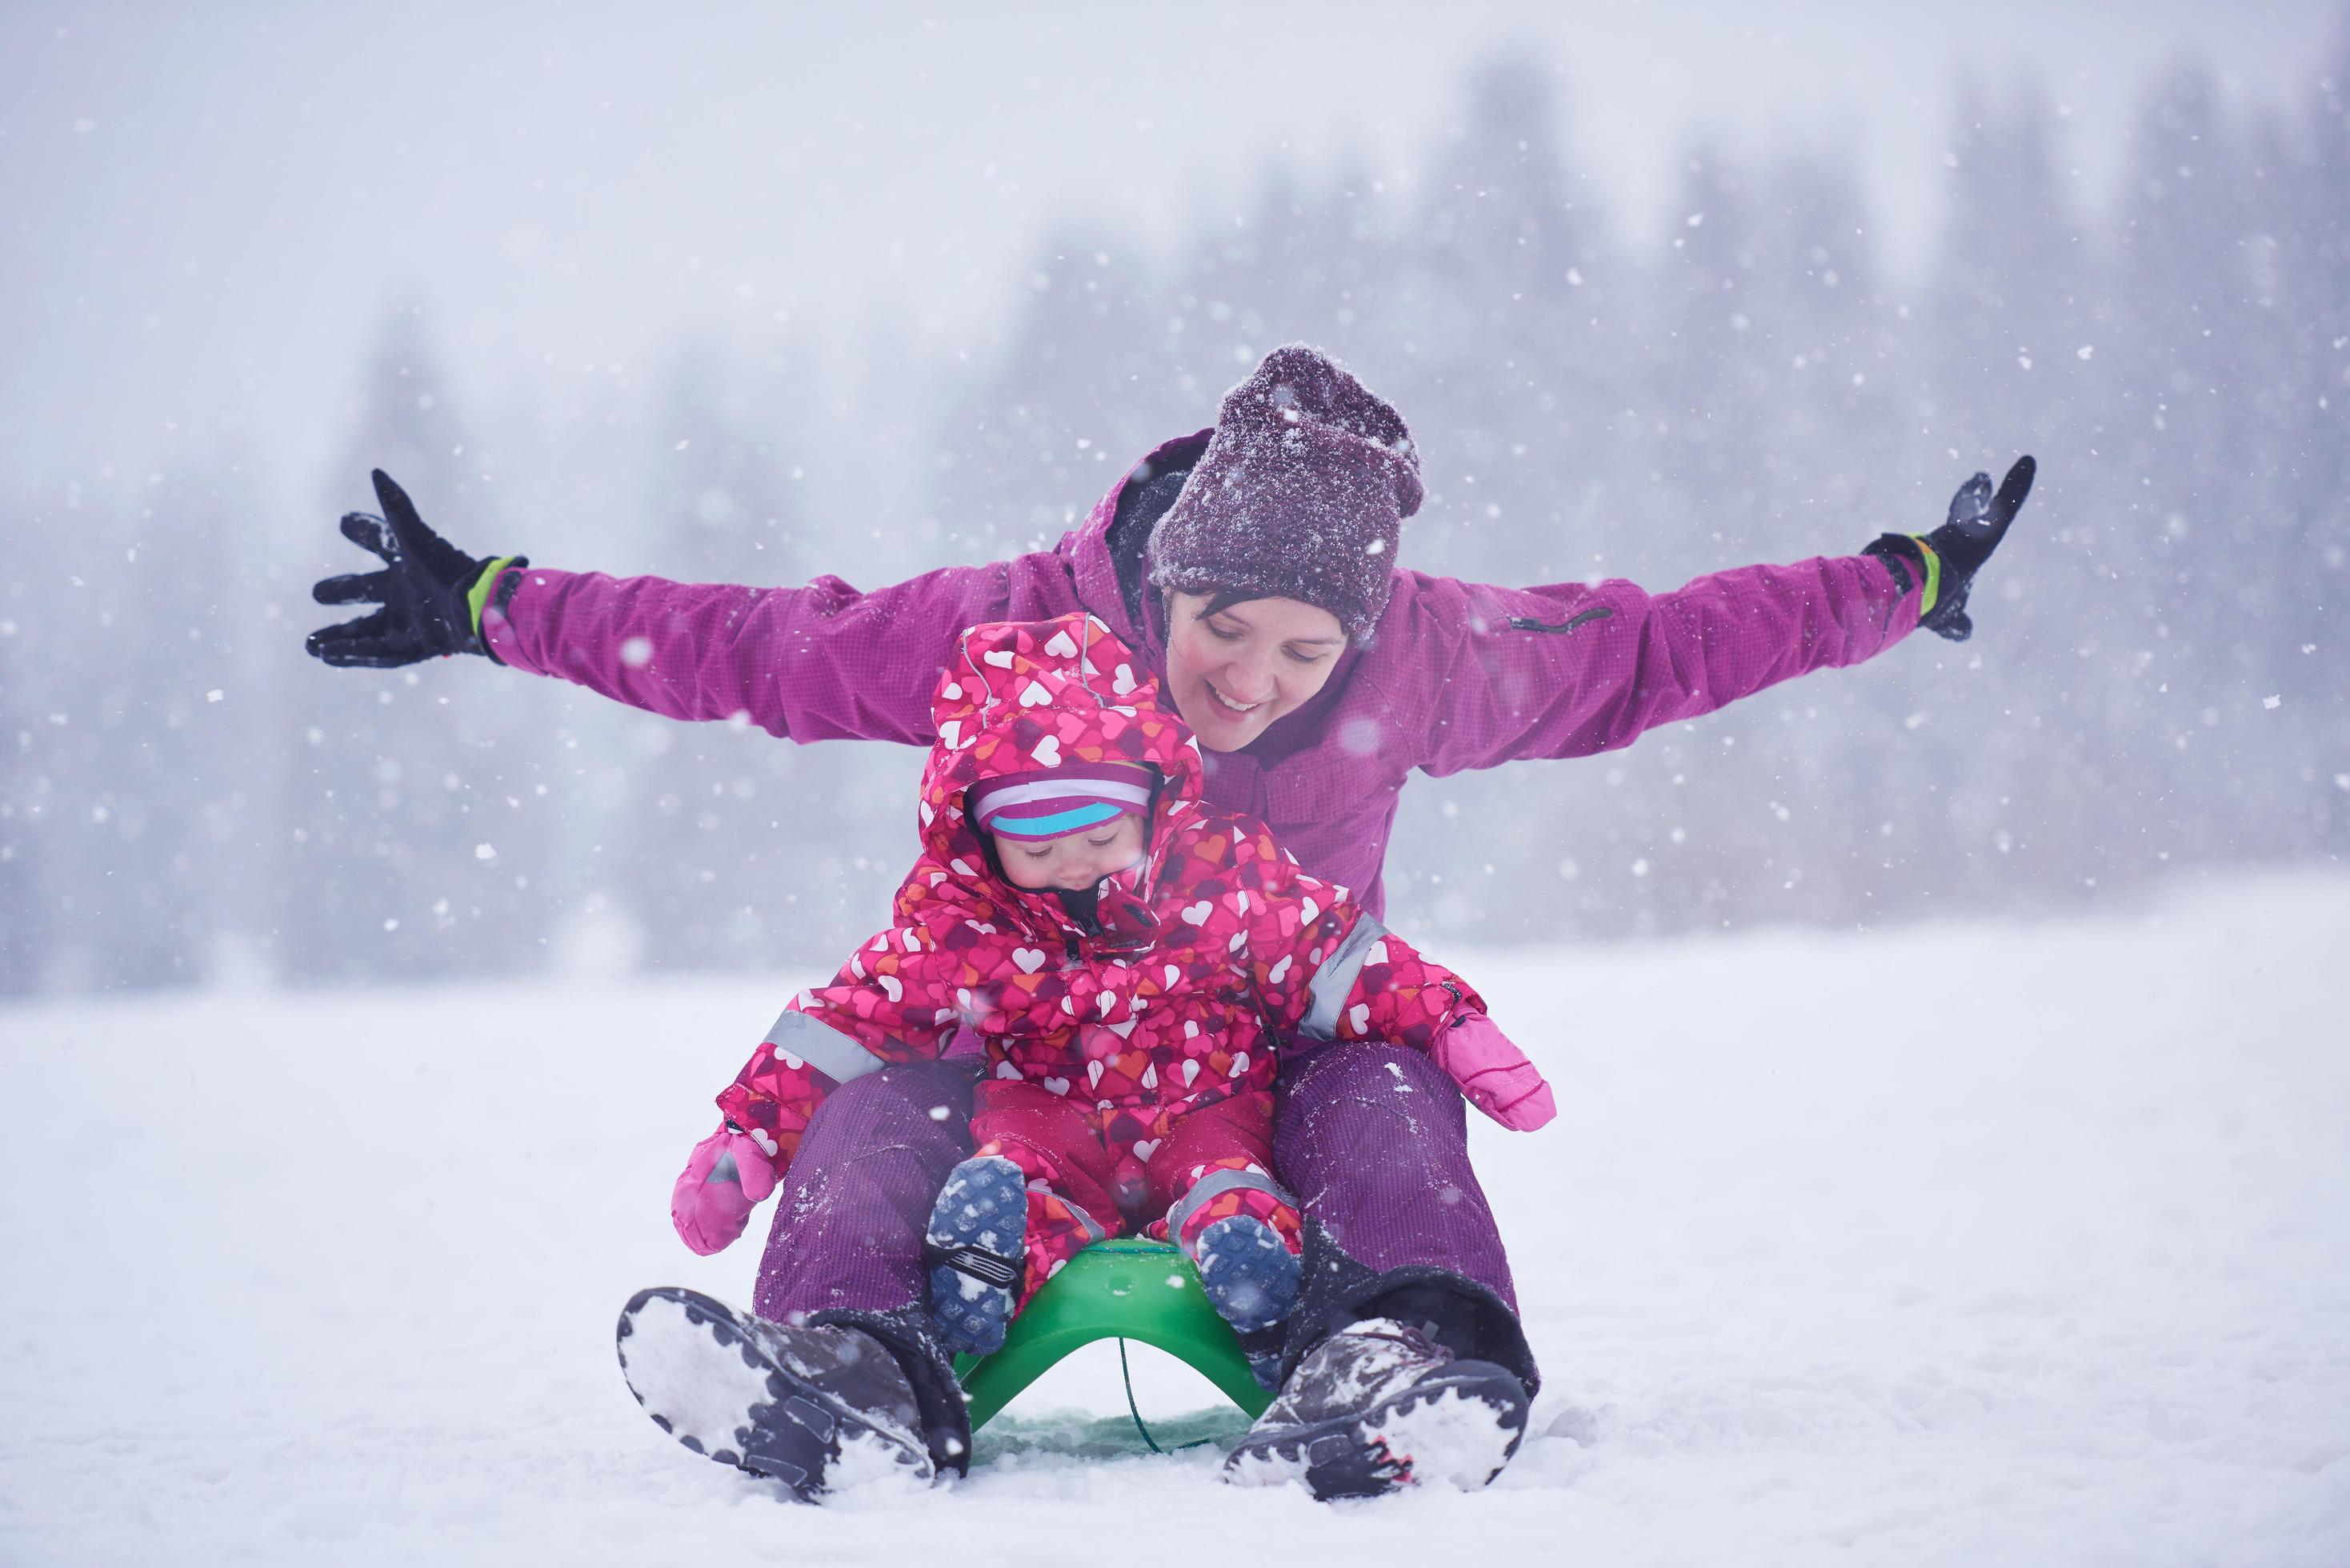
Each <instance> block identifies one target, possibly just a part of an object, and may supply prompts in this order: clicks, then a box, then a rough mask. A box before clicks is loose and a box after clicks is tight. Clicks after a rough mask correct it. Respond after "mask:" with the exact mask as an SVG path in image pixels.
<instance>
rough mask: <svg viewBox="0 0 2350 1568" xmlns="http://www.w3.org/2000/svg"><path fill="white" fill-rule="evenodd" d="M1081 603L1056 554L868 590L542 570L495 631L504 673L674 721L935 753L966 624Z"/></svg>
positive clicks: (496, 616)
mask: <svg viewBox="0 0 2350 1568" xmlns="http://www.w3.org/2000/svg"><path fill="white" fill-rule="evenodd" d="M1076 607H1078V606H1077V603H1076V590H1075V588H1074V587H1072V586H1071V585H1070V581H1069V573H1068V568H1067V566H1066V562H1064V561H1063V560H1062V559H1061V558H1060V557H1059V556H1055V555H1052V554H1049V553H1040V554H1035V555H1030V556H1020V557H1018V558H1017V559H1015V560H1012V561H999V562H996V563H993V565H989V566H950V567H945V568H942V569H941V570H938V571H934V572H926V573H924V574H922V575H921V576H918V577H913V578H910V579H909V580H908V581H905V582H902V583H898V584H895V585H893V586H892V587H886V588H877V589H875V590H874V591H873V592H871V593H865V592H861V591H860V590H858V589H857V588H855V587H851V586H849V585H848V584H847V583H845V582H843V581H841V580H840V579H839V578H838V577H832V576H825V577H818V578H816V580H815V581H814V582H811V583H809V584H807V585H806V587H775V588H752V587H729V586H726V585H723V584H712V583H675V582H671V581H669V580H667V579H666V578H662V577H622V578H614V577H608V576H604V575H602V574H601V573H597V572H584V573H583V572H556V571H546V570H542V569H540V568H538V567H535V566H534V567H532V568H530V569H528V570H527V571H525V572H524V573H523V574H522V583H521V586H520V587H518V588H517V589H516V590H515V595H514V597H513V599H512V600H511V601H510V602H509V603H508V604H506V605H505V607H504V610H503V612H500V611H498V610H496V609H492V610H487V611H484V615H483V619H482V633H483V636H484V639H486V641H487V642H488V644H489V647H490V649H491V651H492V652H494V653H495V654H496V655H497V657H498V658H499V659H502V660H504V662H505V663H508V664H512V665H515V666H516V667H518V668H520V669H523V670H530V671H532V672H533V673H535V674H539V675H551V676H556V677H558V678H560V679H562V680H570V681H575V682H577V684H579V685H582V686H585V687H587V688H588V689H589V690H591V691H600V692H602V693H603V694H604V695H605V696H607V697H610V698H614V699H616V700H617V701H622V702H627V703H629V704H630V705H632V706H634V707H638V708H643V709H646V710H648V711H651V712H655V713H660V714H661V715H663V716H664V717H667V718H671V719H711V720H715V719H732V718H733V717H734V716H735V715H736V714H738V713H739V714H742V715H743V716H745V717H746V718H747V719H748V720H749V722H752V723H754V724H756V725H758V726H759V727H760V728H761V729H763V730H765V731H766V732H768V733H770V734H774V735H783V736H787V737H789V738H790V739H792V740H795V741H833V740H868V741H898V742H905V743H908V744H913V745H921V744H926V743H928V742H929V741H930V740H931V688H932V687H933V686H934V685H935V684H936V683H937V680H938V675H939V671H940V670H941V669H943V668H944V667H945V664H946V660H947V657H948V655H949V654H950V653H951V651H952V650H953V648H954V639H955V638H956V637H957V636H958V635H959V634H960V633H961V632H962V630H963V628H966V627H970V626H974V625H977V624H979V623H981V622H983V621H996V620H1043V619H1047V618H1051V617H1053V616H1055V615H1062V614H1066V613H1067V612H1068V611H1069V610H1072V609H1075V608H1076Z"/></svg>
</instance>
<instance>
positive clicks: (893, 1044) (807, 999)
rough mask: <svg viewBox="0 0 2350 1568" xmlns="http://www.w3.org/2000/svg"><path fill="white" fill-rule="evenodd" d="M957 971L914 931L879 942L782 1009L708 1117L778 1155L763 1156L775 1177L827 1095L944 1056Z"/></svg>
mask: <svg viewBox="0 0 2350 1568" xmlns="http://www.w3.org/2000/svg"><path fill="white" fill-rule="evenodd" d="M960 969H961V965H960V963H959V962H958V961H956V960H955V959H954V957H953V956H952V955H951V954H949V953H948V952H946V951H945V950H943V949H942V947H941V943H940V941H939V940H938V938H937V935H936V933H934V932H933V931H931V929H927V928H925V927H923V926H919V925H907V926H899V927H895V928H893V929H889V930H886V931H883V932H881V933H880V934H879V936H876V937H875V938H874V939H873V940H871V941H869V942H868V943H866V944H865V945H864V946H863V947H861V948H859V949H858V950H857V951H856V952H855V953H854V954H852V955H851V956H850V958H849V960H848V961H847V963H846V964H844V965H842V966H841V969H840V972H839V973H838V974H836V975H835V976H833V978H832V981H831V983H829V984H827V985H824V986H820V987H818V988H816V989H815V990H812V991H806V992H801V993H800V994H799V995H798V996H795V997H794V998H793V999H792V1001H791V1002H790V1004H789V1005H788V1006H786V1007H785V1009H784V1011H783V1014H782V1016H780V1017H778V1018H777V1019H776V1020H775V1027H774V1028H772V1029H770V1030H768V1031H767V1037H766V1038H765V1039H764V1040H763V1041H761V1042H760V1043H759V1047H758V1049H757V1050H755V1051H754V1052H753V1053H752V1054H751V1059H750V1061H748V1062H746V1063H744V1064H743V1070H742V1071H741V1072H740V1073H737V1074H736V1075H734V1081H733V1083H732V1084H730V1085H727V1086H726V1088H725V1089H724V1090H723V1091H722V1092H721V1093H720V1094H719V1096H718V1108H719V1109H720V1110H721V1111H723V1112H724V1113H725V1115H726V1118H727V1119H728V1120H729V1121H731V1122H733V1124H734V1125H735V1126H737V1127H741V1128H743V1130H744V1131H745V1132H754V1133H757V1134H760V1135H764V1136H762V1137H761V1140H760V1141H761V1143H762V1145H763V1146H764V1144H766V1143H767V1142H768V1141H769V1140H773V1142H774V1143H775V1145H777V1146H778V1148H779V1149H780V1153H777V1150H776V1149H771V1150H769V1152H770V1153H771V1154H776V1155H777V1168H781V1167H782V1166H783V1165H785V1164H787V1163H788V1162H789V1161H790V1159H791V1157H792V1152H793V1151H794V1150H795V1149H796V1148H798V1147H799V1140H800V1135H801V1134H802V1133H804V1132H806V1130H807V1124H808V1118H809V1117H810V1116H814V1115H815V1114H816V1106H818V1105H819V1104H821V1103H822V1102H823V1100H824V1097H825V1096H827V1095H828V1094H830V1093H831V1092H832V1091H833V1090H834V1089H836V1088H837V1087H838V1086H839V1085H842V1084H844V1083H846V1082H847V1081H848V1080H849V1079H851V1078H856V1077H861V1076H863V1075H865V1074H867V1073H873V1072H879V1070H880V1069H881V1068H883V1067H885V1066H888V1065H889V1064H890V1063H892V1062H920V1061H928V1060H931V1058H934V1057H936V1056H938V1055H940V1054H941V1053H942V1052H944V1050H945V1049H946V1044H947V1042H948V1041H949V1040H950V1039H951V1037H952V1036H953V1033H954V1031H955V1028H956V1025H957V1023H958V1022H959V1020H960V1018H961V1016H962V1014H961V1013H960V1012H958V1011H957V999H956V987H955V986H954V985H953V984H952V981H953V979H954V977H955V975H956V974H957V973H959V972H960ZM966 994H967V993H966ZM965 1005H966V1006H967V1005H968V1003H967V1002H966V1003H965Z"/></svg>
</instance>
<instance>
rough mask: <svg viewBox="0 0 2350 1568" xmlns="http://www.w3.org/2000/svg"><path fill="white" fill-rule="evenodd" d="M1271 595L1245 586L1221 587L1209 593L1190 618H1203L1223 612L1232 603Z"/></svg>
mask: <svg viewBox="0 0 2350 1568" xmlns="http://www.w3.org/2000/svg"><path fill="white" fill-rule="evenodd" d="M1271 597H1273V596H1272V595H1270V594H1260V593H1255V592H1253V591H1251V590H1250V589H1247V588H1222V589H1220V590H1218V591H1217V592H1215V593H1212V594H1211V595H1209V596H1208V602H1207V603H1206V604H1203V605H1201V607H1200V613H1199V614H1197V615H1195V616H1193V617H1192V619H1193V620H1205V619H1207V618H1209V617H1210V616H1211V615H1222V614H1223V613H1224V612H1225V611H1226V610H1228V609H1230V608H1232V607H1233V606H1234V605H1244V604H1247V603H1249V602H1250V601H1252V600H1253V599H1263V598H1271Z"/></svg>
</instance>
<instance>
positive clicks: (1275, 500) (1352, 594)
mask: <svg viewBox="0 0 2350 1568" xmlns="http://www.w3.org/2000/svg"><path fill="white" fill-rule="evenodd" d="M1419 502H1420V484H1419V449H1418V448H1417V447H1415V446H1413V445H1412V442H1411V432H1410V431H1409V430H1407V429H1405V428H1404V422H1403V416H1402V415H1400V414H1399V413H1397V412H1396V411H1395V410H1394V409H1392V408H1390V407H1388V404H1387V403H1386V402H1384V401H1382V400H1380V399H1379V397H1378V395H1377V394H1376V393H1374V392H1372V391H1371V390H1370V389H1368V388H1367V387H1365V386H1364V385H1363V384H1362V383H1361V382H1360V381H1357V379H1355V378H1354V377H1353V376H1352V375H1350V374H1348V373H1347V369H1345V367H1343V366H1341V365H1340V364H1339V363H1338V362H1337V361H1336V360H1335V359H1333V358H1330V357H1329V356H1328V355H1327V354H1325V353H1323V352H1322V350H1320V349H1319V348H1310V347H1308V346H1307V345H1305V344H1303V343H1292V344H1289V345H1287V346H1286V347H1284V348H1276V349H1274V351H1273V352H1272V353H1270V354H1268V355H1266V356H1265V357H1264V362H1263V364H1261V365H1259V366H1258V367H1257V368H1256V369H1254V370H1253V371H1252V372H1251V373H1250V375H1249V378H1248V379H1246V380H1244V381H1243V382H1242V383H1241V384H1240V385H1239V386H1237V387H1234V388H1233V389H1232V390H1231V391H1229V392H1227V393H1225V394H1224V401H1223V406H1222V408H1221V409H1219V410H1217V413H1216V429H1215V433H1214V434H1213V435H1211V437H1209V439H1208V447H1207V450H1206V451H1205V452H1202V453H1201V455H1200V462H1199V464H1198V466H1197V467H1195V468H1193V469H1192V470H1191V478H1190V479H1189V480H1188V481H1186V482H1185V483H1184V485H1183V491H1182V493H1181V494H1180V495H1178V496H1177V497H1176V498H1175V504H1174V505H1172V506H1170V507H1169V508H1168V509H1167V514H1166V515H1165V516H1164V517H1161V518H1160V519H1159V526H1158V528H1157V529H1156V530H1155V531H1154V532H1153V533H1152V534H1151V535H1150V580H1151V581H1152V582H1154V583H1156V584H1158V585H1159V587H1163V588H1172V589H1174V590H1175V591H1176V592H1178V593H1187V594H1204V593H1231V592H1239V593H1244V594H1249V595H1253V596H1261V597H1274V598H1291V599H1299V600H1303V601H1304V602H1305V603H1306V604H1310V605H1318V606H1320V607H1322V608H1324V609H1326V610H1328V611H1329V612H1330V613H1331V614H1332V615H1334V616H1336V617H1337V618H1338V624H1339V625H1340V626H1342V627H1344V628H1346V632H1347V636H1348V637H1349V638H1359V637H1361V636H1362V635H1363V634H1364V633H1365V632H1367V631H1369V630H1370V629H1371V628H1372V627H1373V626H1375V625H1377V624H1378V618H1379V615H1380V612H1381V611H1383V610H1385V609H1386V608H1387V606H1388V592H1389V591H1390V589H1391V587H1392V586H1393V584H1392V577H1393V574H1394V571H1395V562H1396V543H1397V540H1398V537H1399V535H1400V534H1401V533H1402V529H1403V520H1404V519H1405V518H1407V517H1409V516H1410V515H1411V514H1413V513H1415V512H1417V511H1419Z"/></svg>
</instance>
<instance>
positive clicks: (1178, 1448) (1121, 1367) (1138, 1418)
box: [1118, 1336, 1216, 1454]
mask: <svg viewBox="0 0 2350 1568" xmlns="http://www.w3.org/2000/svg"><path fill="white" fill-rule="evenodd" d="M1118 1376H1119V1377H1120V1378H1122V1379H1124V1380H1125V1383H1126V1413H1127V1414H1128V1415H1129V1416H1131V1417H1134V1429H1135V1430H1136V1431H1138V1432H1139V1433H1141V1434H1142V1440H1143V1441H1144V1442H1145V1443H1148V1444H1149V1445H1150V1451H1151V1452H1152V1453H1154V1454H1163V1453H1165V1452H1167V1450H1166V1449H1162V1448H1160V1447H1159V1443H1158V1439H1156V1438H1153V1437H1151V1435H1150V1428H1148V1427H1146V1426H1144V1425H1143V1424H1142V1412H1141V1411H1140V1410H1138V1409H1136V1408H1135V1405H1134V1374H1132V1373H1131V1372H1128V1370H1127V1367H1126V1340H1125V1339H1124V1338H1123V1337H1122V1336H1121V1337H1120V1338H1119V1340H1118ZM1215 1440H1216V1439H1215V1438H1193V1439H1192V1440H1191V1441H1190V1442H1188V1443H1178V1444H1176V1445H1175V1452H1177V1453H1179V1454H1180V1453H1181V1452H1182V1451H1183V1450H1184V1449H1199V1448H1205V1447H1206V1446H1207V1445H1208V1444H1210V1443H1212V1442H1214V1441H1215Z"/></svg>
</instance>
